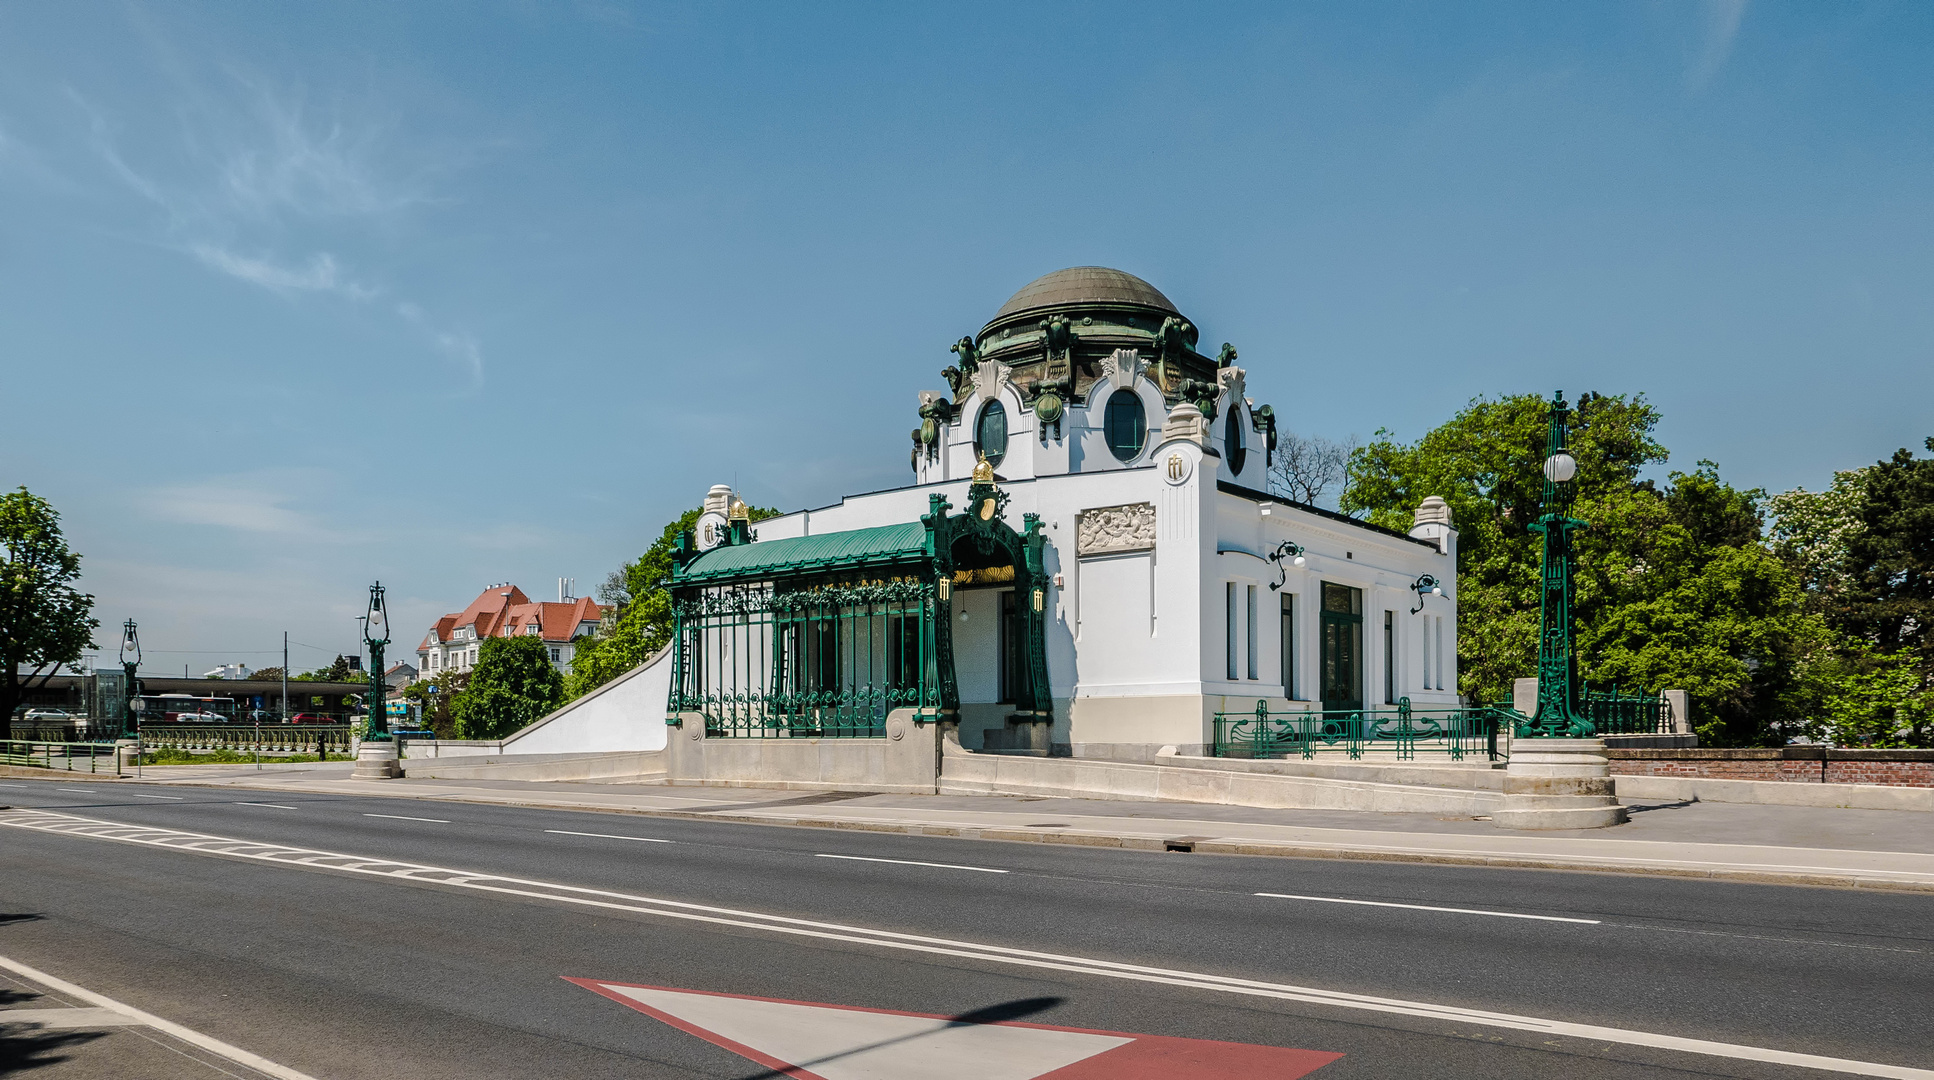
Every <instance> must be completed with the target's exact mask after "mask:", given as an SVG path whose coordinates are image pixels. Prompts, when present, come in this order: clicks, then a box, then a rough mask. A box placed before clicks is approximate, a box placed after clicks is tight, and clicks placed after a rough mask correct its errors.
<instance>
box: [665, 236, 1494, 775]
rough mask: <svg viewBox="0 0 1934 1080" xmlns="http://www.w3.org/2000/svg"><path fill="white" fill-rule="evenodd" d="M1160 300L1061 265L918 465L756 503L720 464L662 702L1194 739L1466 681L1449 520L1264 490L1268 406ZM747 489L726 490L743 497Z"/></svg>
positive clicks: (681, 711) (715, 718)
mask: <svg viewBox="0 0 1934 1080" xmlns="http://www.w3.org/2000/svg"><path fill="white" fill-rule="evenodd" d="M1198 337H1199V335H1198V332H1197V330H1196V328H1195V327H1194V325H1193V324H1192V323H1191V322H1190V321H1189V320H1188V319H1187V318H1186V317H1184V316H1183V315H1182V313H1181V312H1180V311H1178V310H1177V309H1176V307H1175V305H1174V304H1172V303H1171V302H1170V301H1169V300H1168V298H1167V297H1165V296H1163V295H1162V294H1161V293H1160V292H1159V291H1158V290H1156V289H1155V288H1154V287H1153V286H1151V285H1149V284H1148V283H1147V282H1145V281H1142V280H1141V279H1140V278H1137V277H1134V276H1133V275H1130V274H1126V273H1123V272H1121V271H1116V270H1109V269H1105V268H1100V267H1079V268H1074V269H1070V270H1063V271H1059V272H1056V273H1053V274H1049V275H1047V276H1046V277H1043V278H1041V279H1039V280H1037V281H1034V282H1032V283H1030V284H1029V285H1027V286H1026V287H1025V288H1023V289H1022V290H1021V291H1020V292H1018V293H1016V294H1014V296H1013V298H1012V299H1010V300H1009V301H1008V302H1007V303H1006V304H1005V305H1003V306H1002V308H1001V309H1000V310H999V311H998V312H996V313H995V315H994V317H993V318H992V319H991V320H989V322H988V323H987V324H986V325H985V326H984V327H982V328H981V330H980V332H979V333H978V334H976V335H973V336H970V337H963V338H961V339H960V340H959V342H957V343H956V344H955V345H954V346H953V352H954V353H955V354H956V356H957V357H958V362H957V363H956V364H955V365H953V366H949V367H947V368H946V369H945V370H944V371H943V372H942V376H943V378H945V380H946V382H947V387H946V389H945V390H934V391H927V392H923V393H921V394H920V395H919V412H918V415H919V420H920V426H919V427H918V428H916V429H914V431H913V437H912V441H913V447H912V460H911V465H912V470H913V483H911V484H909V485H907V486H905V487H902V488H897V489H892V490H887V491H879V492H873V493H870V494H866V495H859V496H852V497H848V498H846V499H843V500H842V501H841V502H839V503H838V504H836V505H832V506H826V507H820V508H817V509H812V510H802V511H798V512H795V513H791V514H786V515H783V516H781V517H775V518H768V519H766V520H763V521H761V522H759V523H758V525H757V528H756V531H755V530H754V529H753V528H752V527H751V525H750V523H749V522H747V521H746V520H745V515H744V513H743V510H742V506H743V504H742V503H739V502H738V500H737V497H736V495H735V494H734V493H732V492H731V490H730V489H729V488H727V487H724V486H715V487H714V488H713V489H712V491H711V493H710V494H709V495H708V496H707V500H706V509H705V513H704V515H703V516H702V517H701V518H700V520H699V525H698V527H697V528H696V529H695V530H694V531H693V532H692V533H690V534H688V535H687V537H686V538H685V540H684V541H683V543H682V549H681V551H680V552H679V554H678V558H677V563H678V565H677V568H676V570H675V572H674V575H673V580H672V591H673V597H674V614H675V617H676V618H677V620H678V621H677V630H676V634H675V637H674V648H675V654H674V657H673V660H674V664H675V667H674V670H673V673H672V676H671V678H672V689H671V695H670V698H671V700H670V701H669V703H668V710H669V712H668V715H670V716H672V717H673V718H674V719H676V718H678V717H679V716H681V715H691V714H693V713H700V714H703V715H704V716H705V718H706V726H707V731H708V732H716V733H718V734H723V735H732V734H738V735H750V736H760V737H784V736H787V735H792V736H795V737H796V736H798V735H815V734H824V735H832V734H868V733H877V732H878V731H882V730H884V728H883V726H882V725H883V724H884V719H885V716H886V714H887V713H888V712H889V711H892V710H894V709H899V708H911V709H914V710H916V715H917V716H918V717H920V718H921V719H930V720H934V721H937V722H943V723H957V724H958V725H959V738H960V742H961V744H962V745H963V746H965V747H968V748H970V749H981V748H986V749H1009V750H1023V749H1024V750H1032V751H1034V752H1053V753H1063V754H1072V755H1075V756H1080V757H1100V758H1115V759H1124V760H1140V759H1147V758H1150V757H1153V756H1155V755H1157V754H1158V753H1160V752H1162V751H1163V748H1165V747H1166V748H1173V749H1171V750H1169V752H1171V753H1174V752H1180V753H1183V754H1200V753H1203V752H1205V749H1206V748H1207V747H1208V745H1209V744H1210V743H1212V742H1213V740H1214V725H1215V717H1216V715H1217V714H1218V713H1234V712H1242V711H1253V710H1254V709H1255V708H1256V707H1257V705H1258V703H1262V704H1263V705H1265V706H1266V707H1268V708H1271V709H1274V710H1279V711H1280V710H1285V709H1287V710H1309V711H1346V710H1363V709H1377V708H1381V707H1384V706H1393V707H1394V706H1397V705H1398V704H1399V703H1401V702H1404V701H1408V702H1409V703H1410V704H1412V705H1416V706H1433V705H1435V706H1451V705H1455V704H1456V703H1457V693H1456V689H1455V688H1456V686H1457V664H1456V648H1455V642H1456V639H1457V604H1456V574H1455V566H1456V545H1457V533H1456V530H1455V529H1454V528H1453V526H1452V522H1451V520H1450V514H1449V511H1448V508H1446V507H1445V506H1444V504H1443V501H1442V500H1441V499H1435V498H1431V499H1426V500H1424V503H1423V505H1422V506H1420V507H1419V508H1418V510H1417V513H1416V522H1415V526H1414V527H1413V528H1412V529H1411V530H1410V531H1409V532H1408V533H1405V532H1397V531H1393V530H1389V529H1384V528H1380V527H1378V526H1374V525H1371V524H1369V523H1366V522H1363V521H1358V520H1355V519H1352V518H1349V517H1347V516H1344V515H1341V514H1337V513H1334V512H1331V511H1327V510H1323V509H1320V508H1318V507H1315V506H1310V505H1305V504H1300V503H1296V502H1292V501H1289V500H1287V499H1283V498H1281V497H1278V496H1275V495H1271V494H1269V493H1268V491H1267V487H1268V481H1267V475H1268V468H1269V465H1270V462H1271V458H1272V456H1273V454H1274V452H1275V443H1276V429H1275V416H1274V411H1273V410H1272V409H1271V408H1270V407H1269V406H1267V405H1258V404H1257V403H1256V402H1255V401H1254V400H1252V399H1251V398H1249V397H1248V396H1246V393H1245V385H1244V383H1245V371H1244V369H1243V368H1241V367H1239V366H1237V365H1236V359H1237V354H1236V350H1235V349H1234V348H1233V347H1231V346H1229V345H1227V344H1224V345H1223V346H1222V347H1221V348H1220V349H1219V350H1217V351H1216V352H1215V354H1214V355H1213V356H1211V355H1209V354H1207V353H1205V352H1204V351H1202V350H1201V349H1199V348H1198ZM735 511H736V512H735Z"/></svg>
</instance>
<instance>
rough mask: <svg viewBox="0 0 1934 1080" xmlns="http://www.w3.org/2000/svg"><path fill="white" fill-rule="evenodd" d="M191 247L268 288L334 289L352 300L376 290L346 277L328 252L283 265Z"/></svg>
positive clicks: (365, 297) (210, 262)
mask: <svg viewBox="0 0 1934 1080" xmlns="http://www.w3.org/2000/svg"><path fill="white" fill-rule="evenodd" d="M191 250H192V251H193V252H194V254H195V257H196V258H198V259H200V260H201V261H202V262H203V263H206V264H207V265H209V266H211V267H214V268H215V269H217V270H220V271H221V272H223V273H225V274H230V275H233V276H235V277H238V278H241V279H242V280H243V281H247V282H251V283H253V284H256V285H260V286H262V287H263V288H265V289H275V290H286V291H294V292H327V293H335V294H337V295H339V296H345V297H348V298H349V299H351V300H368V299H371V298H373V297H375V295H376V290H374V289H371V288H369V287H368V286H365V285H359V284H357V283H356V282H354V281H350V280H349V279H347V278H345V277H344V276H343V274H342V272H341V269H340V268H339V267H337V265H336V260H335V257H334V256H332V255H330V254H329V253H328V252H321V253H318V254H316V255H312V256H310V257H309V262H308V264H307V265H304V266H284V265H282V264H280V263H277V262H274V261H273V260H270V259H267V258H250V257H249V256H246V255H238V254H236V253H235V252H232V251H227V250H225V249H222V248H218V247H214V246H211V245H209V244H196V245H195V246H194V247H193V248H192V249H191Z"/></svg>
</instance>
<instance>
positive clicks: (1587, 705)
mask: <svg viewBox="0 0 1934 1080" xmlns="http://www.w3.org/2000/svg"><path fill="white" fill-rule="evenodd" d="M1578 712H1579V715H1581V716H1583V717H1584V718H1585V719H1587V720H1590V721H1591V722H1592V726H1593V727H1594V728H1595V729H1597V730H1596V733H1597V734H1599V735H1671V734H1673V733H1674V732H1675V731H1676V730H1677V729H1676V728H1674V727H1673V723H1672V709H1671V707H1670V706H1668V705H1667V704H1666V702H1665V699H1664V698H1663V697H1661V696H1659V695H1657V694H1654V695H1651V696H1649V697H1648V696H1646V695H1643V694H1621V693H1619V692H1618V684H1617V683H1613V684H1612V686H1611V689H1609V690H1593V689H1592V688H1591V684H1590V683H1586V684H1584V686H1583V687H1582V688H1581V693H1579V695H1578Z"/></svg>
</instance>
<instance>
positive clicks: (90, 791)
mask: <svg viewBox="0 0 1934 1080" xmlns="http://www.w3.org/2000/svg"><path fill="white" fill-rule="evenodd" d="M54 790H55V791H80V792H85V793H86V794H89V795H92V794H94V789H93V788H91V787H57V788H55V789H54Z"/></svg>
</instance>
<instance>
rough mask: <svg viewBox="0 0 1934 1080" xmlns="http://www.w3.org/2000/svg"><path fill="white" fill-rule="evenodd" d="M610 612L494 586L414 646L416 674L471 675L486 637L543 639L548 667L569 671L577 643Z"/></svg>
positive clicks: (586, 602) (581, 601)
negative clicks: (550, 664)
mask: <svg viewBox="0 0 1934 1080" xmlns="http://www.w3.org/2000/svg"><path fill="white" fill-rule="evenodd" d="M610 610H611V609H610V608H608V607H606V606H603V605H600V604H599V603H598V602H597V601H595V600H591V599H589V598H587V597H579V598H577V599H566V600H565V601H564V602H562V603H555V604H554V603H550V602H548V601H545V602H538V601H533V600H531V598H530V597H528V596H526V595H524V591H523V590H522V589H519V588H518V587H517V586H515V585H512V584H510V583H508V582H504V583H500V584H497V585H492V586H490V587H489V588H487V589H485V590H484V591H483V592H481V593H478V594H477V598H476V599H475V600H472V601H470V606H468V607H466V608H464V609H463V610H462V611H459V612H454V613H452V614H449V615H445V616H444V617H443V618H441V619H438V620H437V621H436V625H435V626H432V627H431V628H430V632H429V633H428V634H426V635H425V636H424V638H423V643H422V644H421V645H418V646H417V647H416V656H417V670H418V672H419V673H420V674H421V675H422V677H423V678H426V679H433V678H435V677H437V676H438V675H441V674H443V673H444V672H446V671H457V672H465V671H469V670H470V669H472V668H474V667H476V666H477V655H478V650H479V649H480V648H481V646H482V644H483V640H484V639H485V638H491V637H513V636H516V635H519V634H528V635H531V636H534V637H539V638H542V639H543V641H544V645H545V651H546V652H548V653H549V654H550V659H551V663H553V664H556V665H557V668H558V670H559V671H566V672H568V671H570V670H571V657H572V655H573V653H575V652H576V650H577V639H579V638H581V637H584V636H586V635H588V634H590V633H592V632H593V631H595V630H596V629H597V628H598V624H599V623H600V622H601V621H603V619H604V616H605V614H606V613H607V612H608V611H610Z"/></svg>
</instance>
